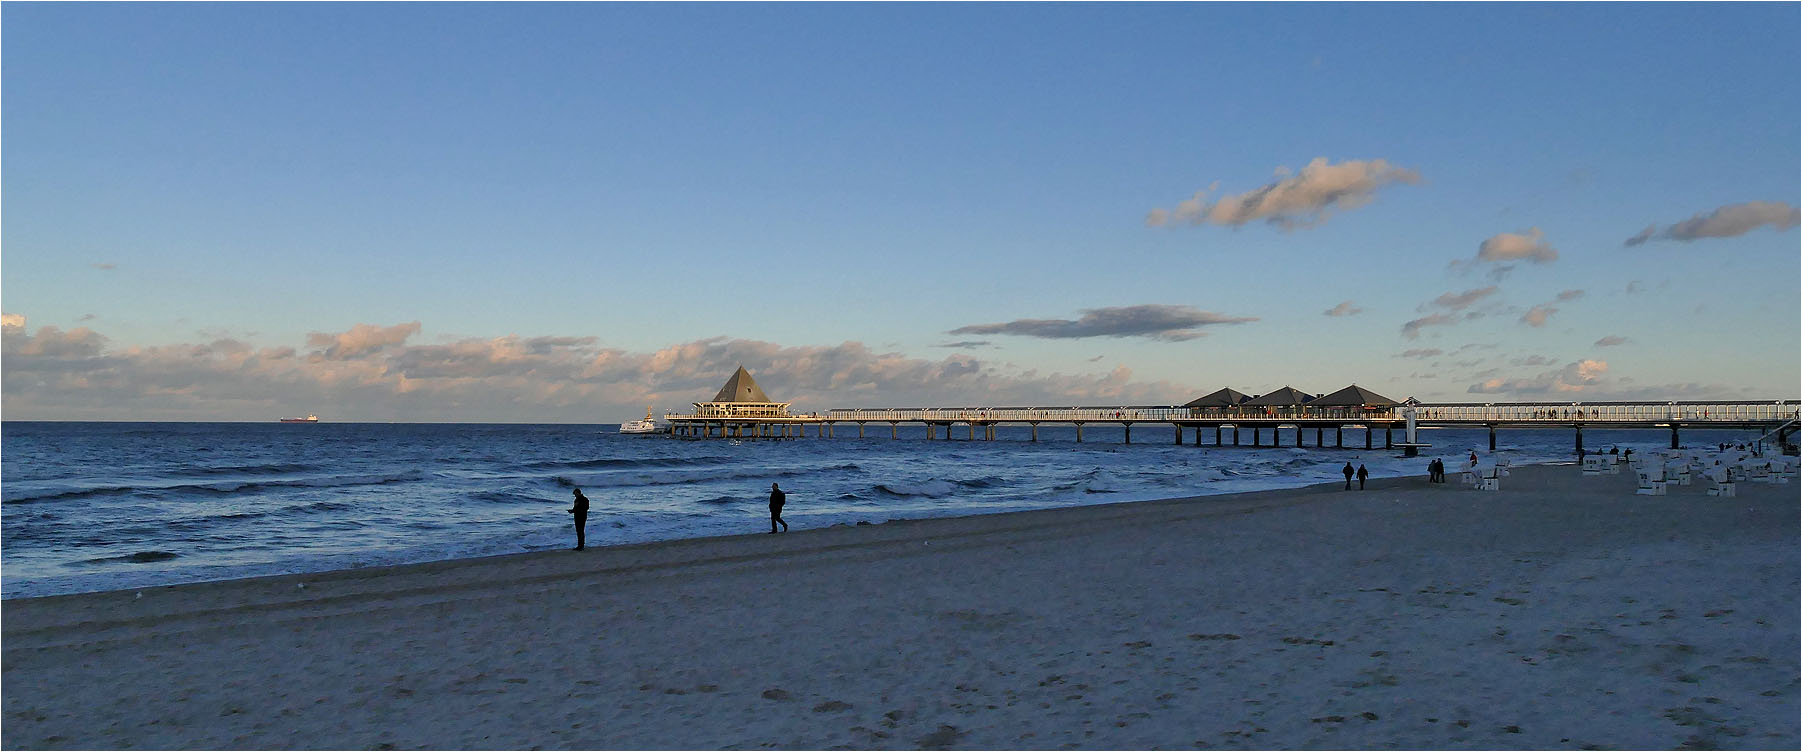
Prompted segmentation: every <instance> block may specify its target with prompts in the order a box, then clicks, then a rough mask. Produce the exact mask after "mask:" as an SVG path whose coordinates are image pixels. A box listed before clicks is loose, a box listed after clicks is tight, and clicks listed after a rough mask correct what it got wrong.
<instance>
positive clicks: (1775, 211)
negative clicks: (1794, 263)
mask: <svg viewBox="0 0 1803 753" xmlns="http://www.w3.org/2000/svg"><path fill="white" fill-rule="evenodd" d="M1798 214H1799V213H1798V209H1797V208H1796V207H1793V206H1791V205H1789V204H1787V203H1785V202H1782V201H1749V202H1746V203H1743V204H1729V205H1727V206H1723V207H1717V208H1716V209H1715V210H1713V211H1711V212H1709V213H1708V214H1703V213H1698V214H1696V215H1693V216H1691V218H1690V219H1688V220H1684V221H1683V222H1678V223H1674V224H1672V225H1669V226H1667V227H1666V228H1665V229H1664V230H1659V229H1658V228H1659V225H1658V224H1657V223H1655V224H1652V225H1648V226H1646V229H1645V230H1642V231H1640V232H1638V233H1635V234H1634V237H1632V238H1629V239H1628V240H1627V241H1625V242H1623V243H1622V245H1624V246H1638V245H1640V244H1642V243H1646V242H1647V241H1650V240H1670V241H1693V240H1697V239H1699V238H1731V237H1733V236H1736V235H1744V234H1746V233H1749V232H1752V231H1753V230H1756V229H1758V228H1759V227H1761V226H1764V225H1771V226H1772V229H1773V230H1789V229H1791V228H1793V227H1796V226H1797V222H1798Z"/></svg>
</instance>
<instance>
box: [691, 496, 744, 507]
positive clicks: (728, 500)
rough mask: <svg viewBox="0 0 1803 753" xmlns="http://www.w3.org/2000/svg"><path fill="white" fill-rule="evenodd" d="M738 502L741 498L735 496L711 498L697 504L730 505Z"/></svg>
mask: <svg viewBox="0 0 1803 753" xmlns="http://www.w3.org/2000/svg"><path fill="white" fill-rule="evenodd" d="M738 501H739V498H738V497H733V496H720V497H710V498H708V499H701V500H696V502H698V503H700V504H703V505H730V504H733V503H735V502H738Z"/></svg>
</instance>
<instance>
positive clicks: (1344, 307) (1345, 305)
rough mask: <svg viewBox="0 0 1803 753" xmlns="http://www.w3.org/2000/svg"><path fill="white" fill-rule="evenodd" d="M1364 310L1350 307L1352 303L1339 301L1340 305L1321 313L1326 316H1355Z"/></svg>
mask: <svg viewBox="0 0 1803 753" xmlns="http://www.w3.org/2000/svg"><path fill="white" fill-rule="evenodd" d="M1363 311H1364V309H1362V308H1359V307H1357V306H1354V305H1352V301H1341V302H1340V305H1338V306H1335V307H1333V308H1330V309H1328V310H1326V311H1323V312H1321V313H1322V314H1324V315H1327V316H1356V315H1358V314H1359V313H1360V312H1363Z"/></svg>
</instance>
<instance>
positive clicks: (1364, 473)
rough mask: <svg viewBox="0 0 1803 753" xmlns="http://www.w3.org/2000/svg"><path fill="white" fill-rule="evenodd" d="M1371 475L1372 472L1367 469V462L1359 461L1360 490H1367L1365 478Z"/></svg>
mask: <svg viewBox="0 0 1803 753" xmlns="http://www.w3.org/2000/svg"><path fill="white" fill-rule="evenodd" d="M1370 475H1371V472H1370V471H1367V470H1365V464H1364V463H1359V491H1361V492H1362V491H1364V490H1365V478H1366V477H1368V476H1370Z"/></svg>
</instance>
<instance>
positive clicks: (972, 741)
mask: <svg viewBox="0 0 1803 753" xmlns="http://www.w3.org/2000/svg"><path fill="white" fill-rule="evenodd" d="M1455 477H1456V476H1455ZM1793 482H1794V481H1793ZM1339 486H1340V485H1339V484H1338V483H1337V482H1336V483H1330V484H1314V485H1310V486H1305V487H1300V488H1294V489H1286V490H1267V491H1257V492H1246V493H1239V494H1231V495H1218V496H1208V497H1191V498H1177V499H1166V500H1150V501H1140V502H1119V503H1108V504H1100V505H1089V506H1081V507H1068V508H1051V509H1042V510H1029V511H1016V512H1006V513H992V514H976V515H965V516H958V517H947V518H924V519H913V520H906V521H895V522H891V523H885V524H880V525H869V526H854V525H838V526H831V527H826V528H819V529H810V530H805V531H804V530H799V529H798V530H795V531H793V532H791V533H788V534H784V535H778V536H772V535H769V534H740V535H735V536H723V537H712V538H705V539H682V540H673V541H665V542H654V543H647V544H634V545H628V546H621V547H610V548H593V549H591V550H589V551H585V552H581V553H577V552H570V551H556V552H533V553H525V554H516V555H502V556H496V557H483V558H474V559H463V560H448V561H442V562H435V563H423V564H410V565H393V566H383V567H377V568H366V569H358V570H341V571H332V572H329V573H312V574H305V575H279V576H261V577H256V578H245V579H235V580H226V581H213V582H207V583H193V584H184V585H177V586H166V587H156V588H146V589H140V590H136V591H131V590H128V591H112V592H96V593H85V594H69V595H60V596H45V597H30V598H24V599H11V600H7V601H5V602H4V603H0V610H3V613H4V618H5V619H4V631H3V633H0V636H3V637H4V653H5V683H4V689H5V690H4V693H5V708H6V710H7V712H8V714H9V718H8V719H7V722H8V723H7V724H6V725H5V726H4V728H3V729H4V740H3V741H0V743H3V744H4V746H5V747H8V748H19V749H34V748H118V747H157V748H244V747H285V748H295V747H300V748H340V749H354V748H369V747H389V746H392V747H396V748H416V747H424V748H439V749H443V748H472V747H474V748H516V749H524V748H530V747H534V746H543V747H552V748H586V749H595V748H641V749H648V748H649V749H655V748H691V749H696V748H723V747H779V748H799V749H824V748H829V747H834V746H841V745H843V746H851V747H858V748H920V747H926V748H934V747H958V748H992V749H993V748H1027V749H1044V748H1060V747H1082V748H1155V747H1227V748H1255V749H1260V748H1376V747H1404V748H1562V749H1575V748H1580V747H1584V746H1586V745H1600V746H1604V747H1616V748H1671V747H1676V746H1680V745H1692V746H1698V745H1704V746H1716V747H1727V748H1757V749H1765V748H1794V747H1796V746H1797V744H1798V737H1799V733H1798V717H1797V709H1798V699H1799V688H1798V656H1797V652H1796V646H1797V645H1798V626H1797V623H1798V587H1797V574H1798V516H1797V504H1796V503H1797V497H1798V495H1797V491H1796V490H1797V488H1798V487H1797V486H1792V485H1789V484H1786V485H1774V486H1766V485H1752V484H1743V485H1742V496H1740V497H1736V498H1730V499H1718V498H1708V497H1704V496H1703V495H1702V489H1701V487H1700V486H1692V487H1678V488H1675V489H1674V490H1673V491H1672V493H1671V494H1670V495H1669V496H1667V497H1637V496H1635V495H1634V494H1633V477H1632V476H1631V475H1629V474H1622V475H1619V476H1600V477H1581V476H1580V474H1579V471H1578V469H1577V468H1576V467H1574V466H1570V465H1540V466H1522V467H1518V468H1516V469H1514V472H1513V475H1512V476H1511V477H1510V478H1509V479H1506V480H1505V482H1504V486H1503V490H1502V491H1500V492H1478V491H1474V490H1470V489H1467V488H1464V487H1461V486H1460V485H1458V484H1456V483H1448V484H1432V485H1430V484H1428V483H1427V482H1426V480H1425V479H1424V478H1422V477H1419V476H1417V477H1405V478H1392V479H1382V480H1376V479H1374V480H1372V481H1371V482H1368V488H1367V489H1366V490H1365V491H1364V492H1362V493H1361V492H1358V491H1352V492H1346V491H1342V490H1341V489H1340V488H1339ZM1198 502H1201V503H1202V504H1198ZM302 584H305V588H302V587H301V585H302ZM138 593H142V598H138V596H137V594H138Z"/></svg>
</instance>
